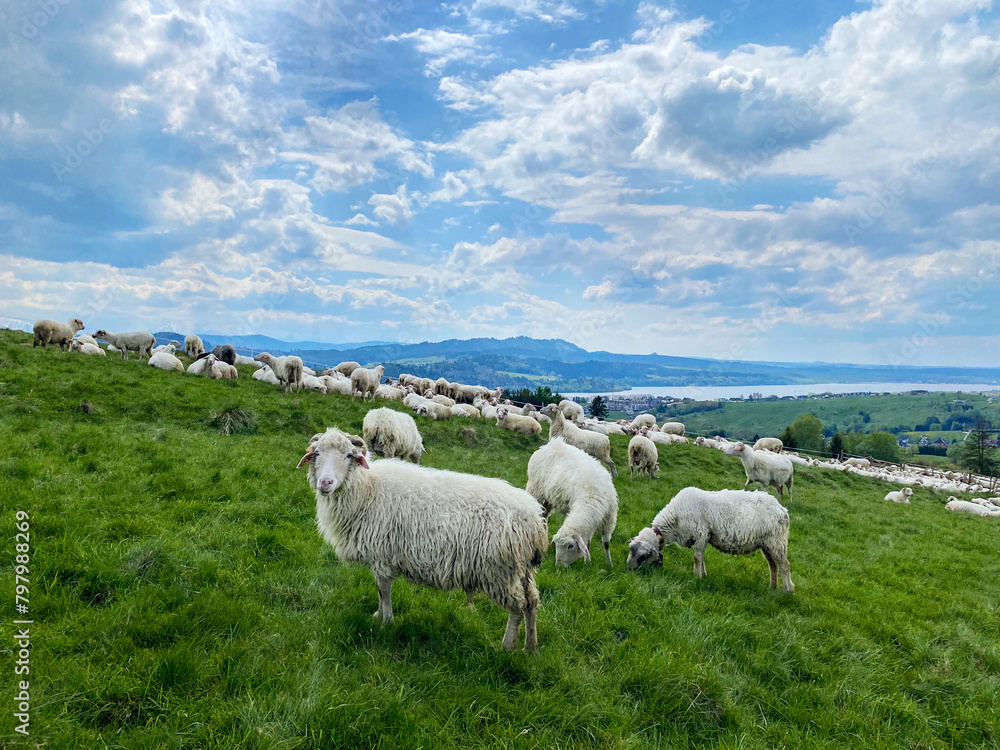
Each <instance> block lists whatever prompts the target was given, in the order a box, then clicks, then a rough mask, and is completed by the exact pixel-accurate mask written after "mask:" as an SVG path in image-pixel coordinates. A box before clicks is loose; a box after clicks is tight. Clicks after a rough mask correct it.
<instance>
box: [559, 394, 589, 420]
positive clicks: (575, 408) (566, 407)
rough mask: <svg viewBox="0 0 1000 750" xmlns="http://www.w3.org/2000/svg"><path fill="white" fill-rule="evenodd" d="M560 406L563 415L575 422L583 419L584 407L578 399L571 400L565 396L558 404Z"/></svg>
mask: <svg viewBox="0 0 1000 750" xmlns="http://www.w3.org/2000/svg"><path fill="white" fill-rule="evenodd" d="M558 406H559V408H560V409H562V413H563V416H564V417H566V418H567V419H569V420H571V421H573V422H582V421H583V407H582V406H581V405H580V404H578V403H577V402H576V401H570V400H569V399H568V398H564V399H563V400H562V401H560V402H559V404H558Z"/></svg>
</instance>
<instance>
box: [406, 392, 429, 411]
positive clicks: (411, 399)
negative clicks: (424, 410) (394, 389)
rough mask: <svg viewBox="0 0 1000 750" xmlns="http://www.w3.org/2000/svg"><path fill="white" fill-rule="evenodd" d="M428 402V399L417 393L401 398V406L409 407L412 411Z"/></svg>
mask: <svg viewBox="0 0 1000 750" xmlns="http://www.w3.org/2000/svg"><path fill="white" fill-rule="evenodd" d="M428 401H430V399H427V398H424V397H423V396H421V395H420V394H419V393H408V394H406V396H404V397H403V405H404V406H408V407H410V408H411V409H413V410H414V411H416V410H417V407H418V406H420V405H421V404H426V403H427V402H428Z"/></svg>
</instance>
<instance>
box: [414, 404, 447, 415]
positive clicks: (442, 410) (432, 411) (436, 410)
mask: <svg viewBox="0 0 1000 750" xmlns="http://www.w3.org/2000/svg"><path fill="white" fill-rule="evenodd" d="M413 411H415V412H416V413H417V414H420V415H421V416H424V417H430V418H431V419H451V417H452V414H451V407H448V406H444V405H442V404H439V403H436V402H434V401H424V403H422V404H420V405H418V406H417V408H416V409H414V410H413Z"/></svg>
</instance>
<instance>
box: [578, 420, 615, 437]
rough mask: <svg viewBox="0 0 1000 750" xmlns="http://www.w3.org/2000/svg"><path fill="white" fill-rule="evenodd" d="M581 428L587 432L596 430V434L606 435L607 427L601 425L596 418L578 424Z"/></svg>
mask: <svg viewBox="0 0 1000 750" xmlns="http://www.w3.org/2000/svg"><path fill="white" fill-rule="evenodd" d="M579 427H580V429H581V430H587V431H588V432H596V433H597V434H598V435H607V434H608V428H607V427H605V426H604V425H602V424H601V423H600V422H597V421H596V420H591V419H588V420H585V421H584V422H583V423H582V424H579Z"/></svg>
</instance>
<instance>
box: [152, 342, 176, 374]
mask: <svg viewBox="0 0 1000 750" xmlns="http://www.w3.org/2000/svg"><path fill="white" fill-rule="evenodd" d="M176 351H177V347H175V346H174V345H173V344H160V345H159V346H154V347H153V353H154V354H155V353H156V352H166V353H167V354H173V353H174V352H176ZM170 369H173V368H170Z"/></svg>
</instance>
